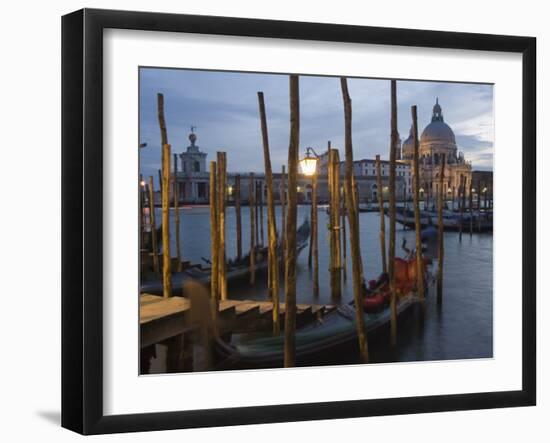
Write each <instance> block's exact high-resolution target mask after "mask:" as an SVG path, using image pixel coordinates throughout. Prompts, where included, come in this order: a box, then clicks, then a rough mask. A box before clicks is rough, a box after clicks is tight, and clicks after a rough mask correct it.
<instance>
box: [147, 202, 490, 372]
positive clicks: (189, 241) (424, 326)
mask: <svg viewBox="0 0 550 443" xmlns="http://www.w3.org/2000/svg"><path fill="white" fill-rule="evenodd" d="M309 212H310V207H309V206H300V207H299V208H298V223H301V221H302V220H303V219H304V218H305V217H306V216H308V214H309ZM180 214H181V217H180V220H181V221H180V223H181V231H180V232H181V239H182V254H183V257H184V259H185V260H191V261H193V262H200V261H201V257H205V258H209V257H210V225H209V211H208V208H206V207H196V208H192V209H188V208H184V209H180ZM171 217H172V222H173V217H174V212H173V211H172V214H171ZM277 218H278V219H277V227H278V229H280V208H277ZM318 219H319V278H320V295H319V297H318V298H317V297H314V296H313V294H312V279H311V271H310V269H308V265H307V258H308V257H307V256H308V250H307V248H306V249H305V250H304V251H302V253H301V254H300V256H299V258H298V268H297V300H298V302H299V303H334V300H332V299H331V296H330V290H329V288H330V286H329V272H328V260H329V249H328V236H327V230H326V228H325V227H326V225H327V221H328V215H327V214H326V212H325V210H324V208H319V214H318ZM157 220H160V211H159V213H158V217H157ZM235 220H236V219H235V209H234V208H233V207H228V208H227V230H226V236H227V257H233V256H235V255H236V234H235ZM379 223H380V219H379V214H378V213H361V214H360V228H361V229H360V230H361V232H360V236H361V253H362V258H363V266H364V272H365V276H366V278H367V279H371V278H375V277H376V276H377V275H378V274H380V271H381V264H380V263H381V258H380V242H379ZM264 224H267V213H266V212H264ZM242 225H243V233H242V239H243V253H246V251H247V250H248V248H249V233H250V231H249V211H248V208H247V207H243V208H242ZM388 225H389V223H388V219H387V218H386V229H388ZM171 226H174V225H173V224H172V225H171ZM264 235H265V239H266V242H267V228H266V227H264ZM387 236H388V234H387ZM387 236H386V238H387ZM403 237H405V238H407V244H408V245H409V247H412V246H413V245H414V241H415V240H414V231H411V230H408V229H407V230H403V228H402V227H401V225H399V224H397V241H396V245H397V246H398V249H397V251H396V253H397V255H398V256H402V255H404V253H403V251H402V250H401V249H400V248H399V246H400V245H401V241H402V238H403ZM172 241H173V239H172ZM172 250H174V249H172ZM347 251H348V258H347V269H348V279H347V282H346V283H344V287H343V296H342V303H345V302H348V301H351V300H352V299H353V295H352V289H353V288H352V283H351V278H350V277H351V257H350V249H349V244H348V247H347ZM258 280H259V281H258V282H257V284H256V285H255V286H254V287H250V286H246V285H245V286H243V287H240V288H238V289H235V290H233V291H230V294H229V296H230V298H235V299H264V300H265V299H266V298H267V289H266V286H265V280H264V279H258ZM283 295H284V294H283V293H282V292H281V299H283ZM388 348H389V347H388V341H387V340H386V339H384V338H382V339H380V340H377V341H376V342H373V343H371V346H370V356H371V360H372V361H374V362H387V361H415V360H444V359H463V358H490V357H492V354H493V236H492V235H491V234H477V233H474V234H473V236H472V237H470V236H469V234H464V235H463V237H462V242H459V240H458V233H455V232H446V233H445V263H444V293H443V303H442V305H441V306H438V305H437V303H436V300H435V288H430V293H429V296H428V298H427V301H426V311H425V315H424V316H422V315H421V313H420V311H419V310H418V309H417V310H416V311H415V312H413V314H412V315H411V316H409V317H407V318H406V319H405V320H404V322H403V323H402V324H401V323H400V325H399V337H398V346H397V349H396V351H394V352H390V351H389V349H388ZM335 363H336V362H335Z"/></svg>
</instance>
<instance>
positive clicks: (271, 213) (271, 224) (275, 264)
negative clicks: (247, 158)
mask: <svg viewBox="0 0 550 443" xmlns="http://www.w3.org/2000/svg"><path fill="white" fill-rule="evenodd" d="M258 104H259V109H260V124H261V129H262V144H263V148H264V167H265V180H266V188H267V243H268V268H269V273H268V275H269V282H268V287H269V292H270V296H271V301H272V302H273V311H272V312H273V316H272V319H273V334H275V335H279V333H280V331H281V324H280V319H279V258H278V254H277V222H276V219H275V200H274V196H273V172H272V170H271V156H270V153H269V137H268V132H267V118H266V113H265V103H264V94H263V92H258Z"/></svg>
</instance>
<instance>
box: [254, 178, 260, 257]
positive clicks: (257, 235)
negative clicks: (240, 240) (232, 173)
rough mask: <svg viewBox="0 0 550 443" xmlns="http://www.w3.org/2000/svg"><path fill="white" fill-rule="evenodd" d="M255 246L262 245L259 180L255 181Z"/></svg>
mask: <svg viewBox="0 0 550 443" xmlns="http://www.w3.org/2000/svg"><path fill="white" fill-rule="evenodd" d="M254 227H255V229H254V235H255V237H254V244H255V245H256V247H258V246H259V245H260V192H259V189H258V180H254Z"/></svg>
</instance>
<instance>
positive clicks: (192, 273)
mask: <svg viewBox="0 0 550 443" xmlns="http://www.w3.org/2000/svg"><path fill="white" fill-rule="evenodd" d="M310 229H311V228H310V225H309V220H307V219H306V220H304V222H303V223H302V224H301V225H300V227H299V228H298V230H297V232H296V251H297V253H298V254H299V253H300V252H301V251H302V250H303V249H304V248H305V247H306V246H307V245H308V241H309V235H310ZM279 250H280V251H279V252H280V253H279V254H278V255H279V260H280V262H281V263H282V262H283V254H282V247H281V245H279ZM267 252H268V251H267V247H259V248H257V249H256V266H255V270H256V272H263V271H266V270H267V265H268V263H267ZM203 260H205V262H206V265H207V266H203V265H202V264H187V265H186V266H185V269H184V270H183V271H182V272H173V273H172V289H173V290H174V291H176V292H177V291H181V290H182V289H183V286H184V284H185V283H187V282H189V281H195V282H198V283H201V284H203V285H205V286H209V285H210V278H211V274H212V272H211V268H210V266H208V265H210V262H209V261H208V260H206V259H203ZM226 266H227V268H226V275H227V283H228V285H230V284H232V283H236V282H238V281H241V280H245V279H247V278H249V277H250V255H249V254H247V255H245V256H243V257H242V258H241V259H240V260H236V259H235V260H228V261H227V264H226ZM140 293H148V294H159V295H160V294H162V279H160V278H158V277H157V276H155V277H154V278H151V279H147V278H146V279H144V280H143V281H142V282H141V284H140Z"/></svg>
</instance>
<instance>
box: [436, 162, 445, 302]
mask: <svg viewBox="0 0 550 443" xmlns="http://www.w3.org/2000/svg"><path fill="white" fill-rule="evenodd" d="M440 162H441V166H440V169H439V186H438V190H439V195H438V199H437V200H438V205H437V228H438V229H437V231H438V236H437V244H438V254H437V256H438V257H437V262H438V268H437V302H438V303H441V301H442V300H443V255H444V250H445V246H444V229H443V205H444V204H445V202H444V199H445V190H444V189H443V181H444V178H445V154H440Z"/></svg>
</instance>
